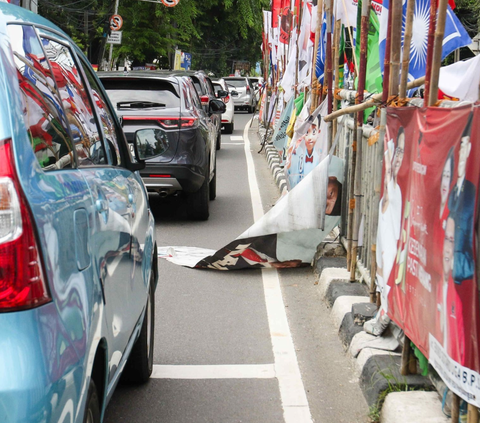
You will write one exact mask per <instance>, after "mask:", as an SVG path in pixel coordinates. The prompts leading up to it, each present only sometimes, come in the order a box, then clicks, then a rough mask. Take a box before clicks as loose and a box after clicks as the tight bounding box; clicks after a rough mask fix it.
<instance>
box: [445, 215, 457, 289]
mask: <svg viewBox="0 0 480 423" xmlns="http://www.w3.org/2000/svg"><path fill="white" fill-rule="evenodd" d="M454 244H455V221H454V220H453V218H451V217H449V218H448V219H447V224H446V226H445V239H444V241H443V277H444V280H448V275H449V274H450V271H451V270H452V268H453V250H454Z"/></svg>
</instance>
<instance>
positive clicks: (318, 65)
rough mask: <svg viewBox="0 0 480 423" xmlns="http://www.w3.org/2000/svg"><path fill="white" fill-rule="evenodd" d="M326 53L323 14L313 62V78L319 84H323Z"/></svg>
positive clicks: (325, 24)
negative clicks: (315, 57) (315, 56)
mask: <svg viewBox="0 0 480 423" xmlns="http://www.w3.org/2000/svg"><path fill="white" fill-rule="evenodd" d="M326 51H327V15H326V14H325V13H324V14H323V18H322V28H321V30H320V40H319V42H318V50H317V61H316V62H315V76H316V77H317V79H318V82H319V83H320V84H323V79H324V76H325V57H326Z"/></svg>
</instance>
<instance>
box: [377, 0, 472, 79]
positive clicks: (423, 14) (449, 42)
mask: <svg viewBox="0 0 480 423" xmlns="http://www.w3.org/2000/svg"><path fill="white" fill-rule="evenodd" d="M389 3H390V0H383V9H382V15H381V27H380V37H379V53H380V66H381V69H382V73H383V64H384V59H385V43H386V34H387V21H388V8H389ZM406 11H407V2H404V5H403V23H402V48H403V39H404V37H405V21H406V18H405V16H406ZM429 26H430V0H417V1H416V2H415V11H414V14H413V33H412V42H411V44H410V66H409V69H408V81H413V80H414V79H417V78H420V77H422V76H424V75H425V72H426V66H427V43H428V28H429ZM471 43H472V40H471V39H470V36H469V35H468V34H467V31H466V30H465V28H464V27H463V25H462V24H461V22H460V21H459V20H458V18H457V17H456V16H455V13H453V11H452V9H451V8H450V6H448V9H447V19H446V22H445V35H444V38H443V50H442V60H443V59H444V58H445V57H447V56H448V55H449V54H450V53H452V52H453V51H455V50H456V49H458V48H460V47H464V46H467V45H469V44H471Z"/></svg>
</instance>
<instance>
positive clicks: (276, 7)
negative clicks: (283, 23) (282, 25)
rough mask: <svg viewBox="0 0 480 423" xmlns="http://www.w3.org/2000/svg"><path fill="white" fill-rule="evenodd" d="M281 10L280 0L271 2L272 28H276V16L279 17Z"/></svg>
mask: <svg viewBox="0 0 480 423" xmlns="http://www.w3.org/2000/svg"><path fill="white" fill-rule="evenodd" d="M281 10H282V0H273V1H272V28H276V27H277V26H278V15H280V13H281Z"/></svg>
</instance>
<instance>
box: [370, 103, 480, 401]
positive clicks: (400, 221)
mask: <svg viewBox="0 0 480 423" xmlns="http://www.w3.org/2000/svg"><path fill="white" fill-rule="evenodd" d="M387 113H388V115H387V131H386V138H385V156H384V172H383V175H384V180H383V194H382V198H381V200H380V205H379V222H378V238H377V268H378V271H377V282H378V285H379V290H380V291H381V293H382V294H381V295H382V307H385V309H386V311H387V313H388V315H389V316H390V317H391V318H392V319H393V320H394V321H395V322H396V323H397V324H398V325H399V326H400V327H401V328H402V329H403V330H404V331H405V334H406V335H407V336H408V337H409V338H410V339H411V340H412V341H413V342H414V343H415V345H416V346H417V347H418V348H419V349H420V350H421V351H422V352H423V354H425V356H426V357H427V358H429V360H430V363H431V364H432V366H433V367H434V368H435V369H436V370H437V372H438V373H439V374H440V376H441V377H442V379H443V380H444V381H445V382H446V384H447V386H448V387H449V388H450V389H451V390H452V391H453V392H455V393H456V394H458V395H459V396H460V397H462V398H463V399H464V400H466V401H468V402H470V403H472V404H475V405H476V406H477V407H478V406H480V378H479V376H478V374H479V373H480V357H479V344H478V341H479V328H480V321H479V311H480V310H479V291H478V284H477V275H476V270H475V262H476V247H475V246H476V227H477V203H478V194H477V193H478V186H479V182H480V166H479V165H478V157H480V110H479V108H478V107H473V106H471V105H468V106H464V107H457V108H452V109H447V108H437V107H432V108H427V109H418V108H415V107H403V108H389V109H388V112H387Z"/></svg>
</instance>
